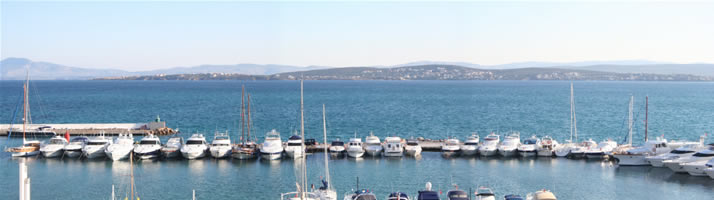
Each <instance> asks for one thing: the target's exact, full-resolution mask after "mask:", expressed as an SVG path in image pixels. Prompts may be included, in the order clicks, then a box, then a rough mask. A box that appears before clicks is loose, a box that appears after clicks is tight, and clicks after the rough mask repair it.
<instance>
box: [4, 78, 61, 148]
mask: <svg viewBox="0 0 714 200" xmlns="http://www.w3.org/2000/svg"><path fill="white" fill-rule="evenodd" d="M27 71H28V72H27V78H26V80H25V83H24V84H23V85H22V89H23V96H22V145H21V146H18V147H11V148H7V149H5V151H7V152H10V153H11V154H12V157H30V156H36V155H39V154H40V141H37V140H28V139H27V135H34V134H35V133H36V132H35V131H32V130H30V129H28V126H29V125H30V124H32V123H31V122H32V121H31V117H30V103H29V99H30V96H29V95H28V90H29V87H30V72H29V71H30V70H29V68H28V70H27ZM14 131H15V129H13V128H10V130H8V133H7V135H8V136H12V135H13V133H15V132H14ZM17 133H19V132H17ZM15 135H17V134H15ZM53 135H54V134H53Z"/></svg>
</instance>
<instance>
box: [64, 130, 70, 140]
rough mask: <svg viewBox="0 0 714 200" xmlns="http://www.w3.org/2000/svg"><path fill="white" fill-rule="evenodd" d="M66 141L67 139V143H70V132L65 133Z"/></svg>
mask: <svg viewBox="0 0 714 200" xmlns="http://www.w3.org/2000/svg"><path fill="white" fill-rule="evenodd" d="M64 139H67V142H69V130H68V131H67V132H64Z"/></svg>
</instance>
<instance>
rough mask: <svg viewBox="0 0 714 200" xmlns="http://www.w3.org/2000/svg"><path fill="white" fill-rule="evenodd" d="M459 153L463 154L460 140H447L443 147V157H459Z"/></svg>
mask: <svg viewBox="0 0 714 200" xmlns="http://www.w3.org/2000/svg"><path fill="white" fill-rule="evenodd" d="M459 153H461V142H460V141H459V139H456V138H451V139H446V141H445V142H444V144H443V145H441V156H442V157H444V158H451V157H457V156H459Z"/></svg>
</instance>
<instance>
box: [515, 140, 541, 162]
mask: <svg viewBox="0 0 714 200" xmlns="http://www.w3.org/2000/svg"><path fill="white" fill-rule="evenodd" d="M539 143H540V139H538V137H536V136H535V135H534V136H531V137H530V138H528V139H526V140H523V143H522V144H521V146H518V155H520V156H521V157H532V156H536V154H537V153H538V151H537V150H536V149H537V147H538V144H539Z"/></svg>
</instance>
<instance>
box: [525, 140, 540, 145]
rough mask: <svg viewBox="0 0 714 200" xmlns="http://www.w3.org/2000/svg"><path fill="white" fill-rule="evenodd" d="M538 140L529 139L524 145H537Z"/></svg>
mask: <svg viewBox="0 0 714 200" xmlns="http://www.w3.org/2000/svg"><path fill="white" fill-rule="evenodd" d="M537 141H538V140H536V139H527V140H526V141H523V144H536V142H537Z"/></svg>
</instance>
